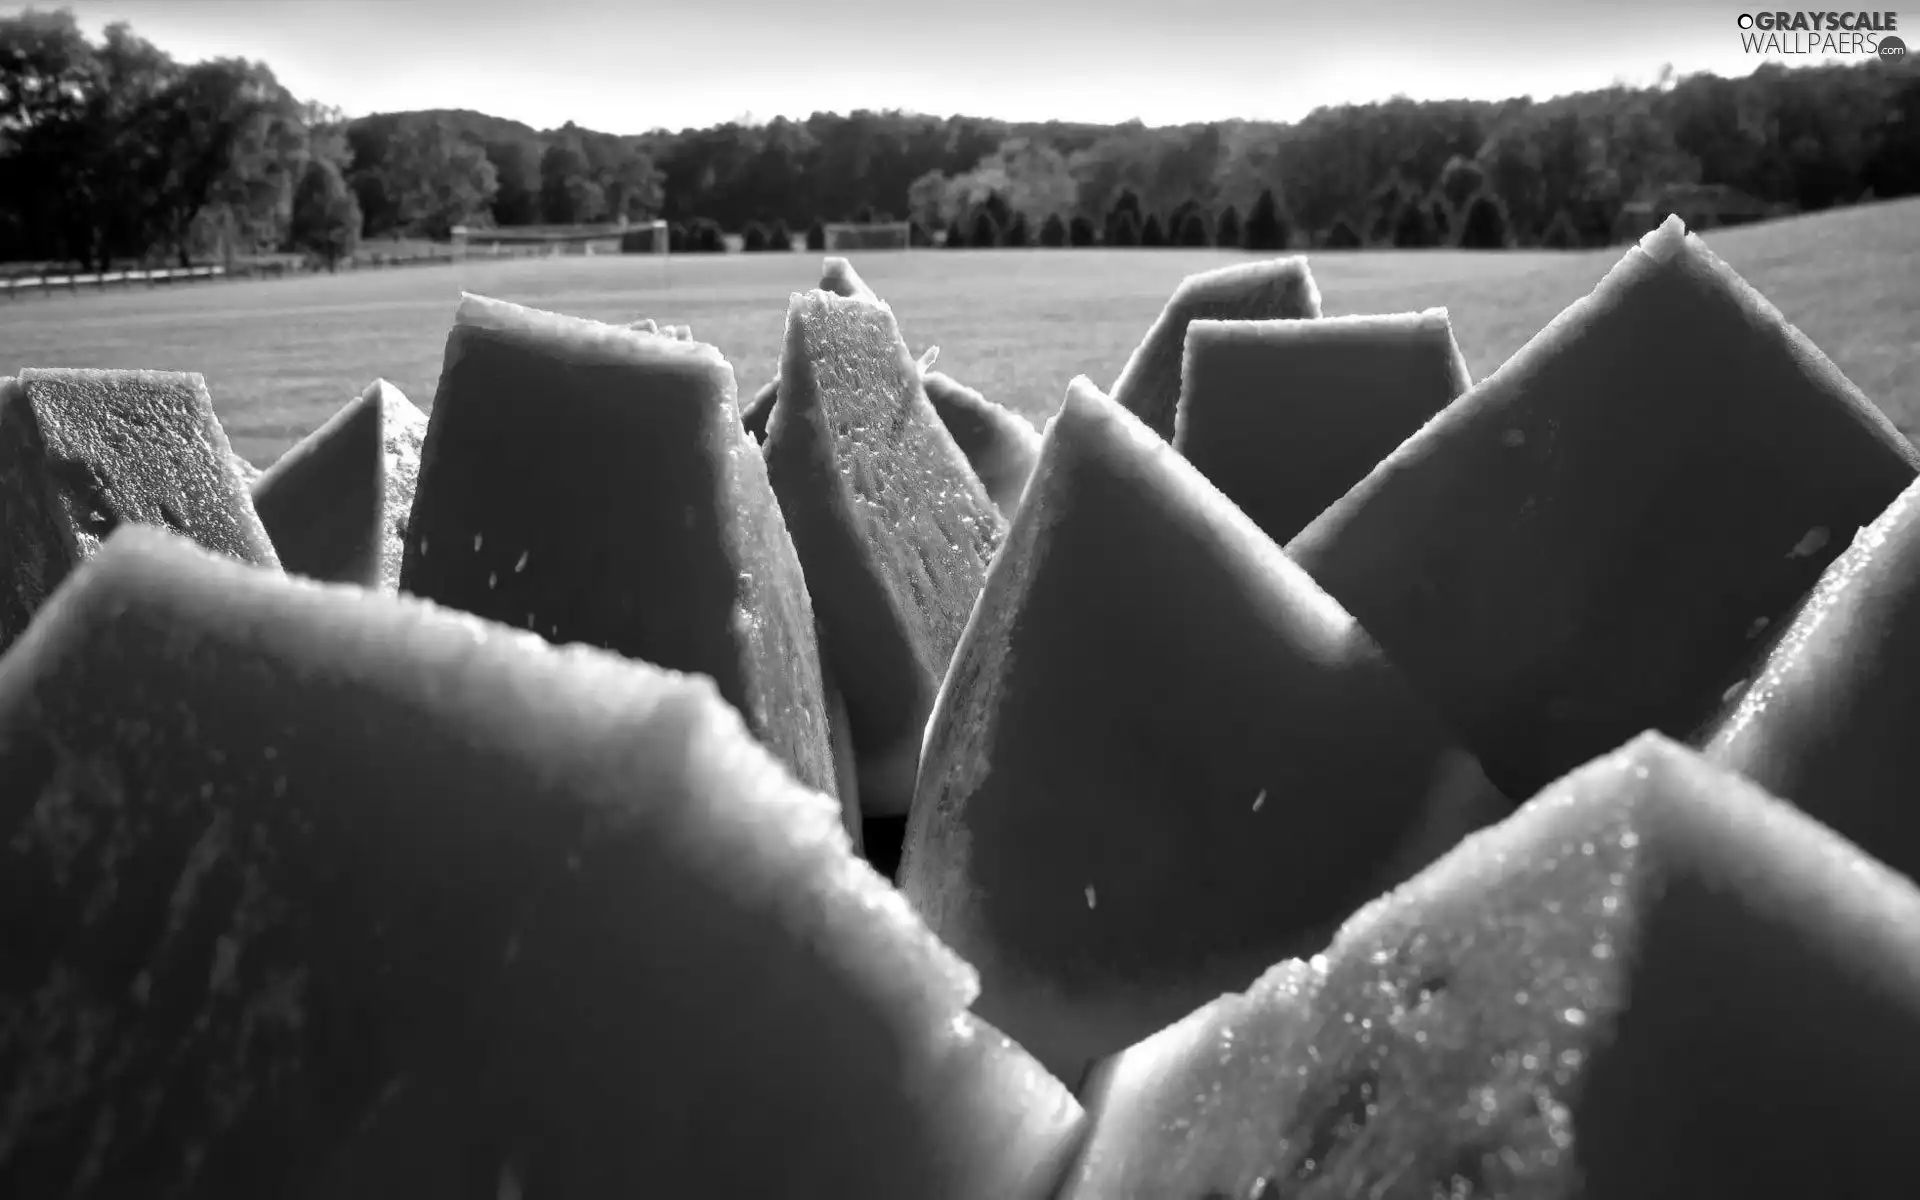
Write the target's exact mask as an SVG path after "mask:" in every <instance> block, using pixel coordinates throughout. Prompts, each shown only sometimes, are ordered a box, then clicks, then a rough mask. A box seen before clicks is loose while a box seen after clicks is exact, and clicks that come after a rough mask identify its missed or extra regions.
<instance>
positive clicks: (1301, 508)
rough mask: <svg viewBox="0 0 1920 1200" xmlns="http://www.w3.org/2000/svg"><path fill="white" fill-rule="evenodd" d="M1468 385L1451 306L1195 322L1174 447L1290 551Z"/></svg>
mask: <svg viewBox="0 0 1920 1200" xmlns="http://www.w3.org/2000/svg"><path fill="white" fill-rule="evenodd" d="M1471 382H1472V381H1471V380H1470V379H1469V378H1468V377H1467V364H1466V360H1465V359H1464V358H1462V357H1461V355H1460V347H1459V346H1457V345H1455V344H1454V340H1453V327H1452V324H1451V323H1450V322H1449V321H1448V319H1447V310H1446V309H1444V308H1435V309H1429V310H1427V311H1426V312H1420V313H1395V314H1389V315H1380V316H1358V317H1322V318H1321V319H1320V320H1317V321H1194V322H1192V323H1190V324H1189V325H1188V326H1187V350H1186V359H1185V365H1184V367H1183V369H1182V375H1181V391H1180V409H1179V412H1178V413H1177V414H1176V415H1175V419H1174V434H1173V448H1174V449H1175V450H1178V451H1180V453H1182V454H1184V455H1186V457H1187V461H1188V462H1190V463H1192V464H1193V465H1194V466H1196V467H1198V468H1200V473H1201V474H1202V475H1205V476H1206V477H1207V478H1208V479H1209V480H1211V481H1212V482H1213V484H1214V486H1215V487H1218V488H1219V489H1220V490H1221V491H1223V492H1225V493H1226V494H1227V498H1228V499H1230V500H1232V501H1233V502H1234V503H1235V504H1237V505H1239V506H1240V509H1241V511H1242V512H1244V513H1246V514H1247V515H1248V516H1250V517H1252V518H1253V522H1254V524H1256V525H1258V526H1259V527H1260V529H1261V531H1262V532H1264V533H1265V534H1266V535H1267V536H1268V537H1270V538H1272V539H1273V540H1274V541H1276V542H1279V543H1280V544H1282V545H1285V544H1286V542H1287V541H1288V539H1290V538H1292V537H1293V536H1294V535H1295V534H1297V533H1299V532H1300V531H1301V530H1302V529H1305V528H1306V527H1307V525H1308V524H1309V523H1311V522H1312V521H1313V519H1314V518H1315V517H1317V516H1319V515H1320V514H1321V513H1322V512H1324V511H1326V509H1327V507H1328V506H1329V505H1331V504H1332V503H1333V502H1334V501H1336V500H1338V499H1339V498H1340V497H1342V496H1344V495H1346V494H1347V491H1348V489H1350V488H1352V487H1353V485H1354V484H1356V483H1359V482H1360V481H1361V480H1362V479H1364V478H1366V476H1367V473H1368V472H1369V471H1371V470H1373V468H1374V464H1376V463H1378V462H1379V461H1380V460H1381V459H1383V458H1385V457H1386V456H1387V455H1388V454H1391V453H1392V452H1393V451H1394V449H1395V448H1396V447H1398V446H1399V445H1400V443H1401V442H1403V441H1405V440H1406V439H1407V438H1408V437H1410V436H1411V435H1412V434H1413V433H1415V432H1416V431H1417V430H1419V428H1420V427H1421V426H1422V425H1424V424H1426V422H1427V421H1428V420H1429V419H1430V418H1432V416H1433V415H1434V414H1435V413H1437V412H1439V411H1440V410H1441V409H1443V408H1445V407H1446V406H1447V405H1449V404H1451V403H1452V402H1453V401H1454V400H1455V399H1457V398H1458V397H1459V395H1460V393H1462V392H1464V391H1466V390H1467V387H1468V386H1469V384H1470V383H1471Z"/></svg>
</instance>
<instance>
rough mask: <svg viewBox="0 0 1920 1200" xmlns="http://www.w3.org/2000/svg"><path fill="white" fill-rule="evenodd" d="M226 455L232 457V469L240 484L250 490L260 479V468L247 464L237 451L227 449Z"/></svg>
mask: <svg viewBox="0 0 1920 1200" xmlns="http://www.w3.org/2000/svg"><path fill="white" fill-rule="evenodd" d="M228 453H229V454H231V455H232V456H233V469H234V472H235V473H236V474H238V475H239V476H240V482H241V483H242V484H243V485H245V486H246V487H249V488H251V487H252V486H253V485H254V481H256V480H258V479H259V478H260V475H261V471H260V468H259V467H256V466H254V465H253V464H252V463H250V462H248V461H247V458H246V456H245V455H243V454H241V453H240V452H239V451H238V450H234V449H232V448H231V447H229V448H228Z"/></svg>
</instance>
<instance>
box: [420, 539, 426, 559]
mask: <svg viewBox="0 0 1920 1200" xmlns="http://www.w3.org/2000/svg"><path fill="white" fill-rule="evenodd" d="M426 556H427V535H426V534H424V533H423V534H421V535H420V557H421V558H425V557H426Z"/></svg>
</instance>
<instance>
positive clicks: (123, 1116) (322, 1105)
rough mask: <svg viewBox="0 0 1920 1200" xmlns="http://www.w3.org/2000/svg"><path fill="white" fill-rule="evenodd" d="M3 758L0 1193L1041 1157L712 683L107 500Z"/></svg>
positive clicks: (782, 1189) (8, 709) (870, 1186)
mask: <svg viewBox="0 0 1920 1200" xmlns="http://www.w3.org/2000/svg"><path fill="white" fill-rule="evenodd" d="M0 777H4V778H6V779H8V780H10V781H12V784H13V786H12V787H11V788H10V789H9V790H8V791H7V792H6V793H5V795H4V798H0V804H3V805H4V807H0V817H3V819H4V828H5V837H4V839H0V845H3V846H4V849H0V856H4V860H3V862H4V865H3V866H0V937H3V938H4V944H5V945H6V947H7V970H6V972H5V973H4V975H3V976H0V1062H4V1063H5V1064H6V1066H7V1074H6V1077H7V1080H8V1084H7V1086H8V1110H7V1111H8V1113H9V1116H8V1124H7V1130H8V1137H7V1140H6V1142H5V1143H4V1145H3V1146H0V1194H5V1195H8V1196H30V1195H47V1194H55V1193H58V1194H68V1193H69V1190H70V1189H71V1190H72V1191H73V1192H76V1193H84V1194H89V1195H98V1196H132V1195H151V1196H160V1195H189V1194H190V1195H197V1196H285V1195H320V1196H324V1195H378V1196H407V1195H429V1194H430V1195H485V1196H494V1195H501V1194H526V1195H535V1196H538V1195H546V1196H585V1195H596V1196H614V1195H627V1196H638V1195H657V1194H660V1187H661V1181H663V1180H672V1181H674V1185H673V1188H672V1189H670V1190H673V1191H676V1192H678V1191H681V1190H683V1189H684V1187H686V1186H695V1190H705V1191H707V1192H709V1193H710V1194H713V1195H723V1196H750V1195H818V1196H847V1197H874V1198H876V1200H882V1198H884V1200H897V1198H898V1197H905V1196H916V1197H917V1196H932V1197H956V1198H958V1197H969V1198H971V1197H988V1196H1008V1197H1022V1198H1029V1197H1030V1198H1033V1200H1042V1198H1044V1197H1046V1196H1048V1195H1050V1194H1051V1190H1052V1188H1053V1186H1054V1184H1055V1183H1056V1182H1057V1180H1058V1177H1059V1173H1060V1169H1061V1168H1062V1167H1063V1166H1064V1162H1063V1155H1065V1154H1070V1153H1071V1150H1072V1143H1073V1140H1074V1138H1075V1136H1076V1131H1077V1127H1078V1125H1079V1123H1080V1119H1081V1115H1080V1113H1079V1110H1078V1107H1077V1105H1076V1104H1075V1102H1074V1101H1073V1099H1072V1097H1071V1096H1070V1095H1068V1094H1067V1092H1066V1090H1065V1089H1064V1088H1063V1087H1062V1086H1061V1085H1060V1084H1059V1083H1058V1082H1056V1081H1054V1080H1051V1079H1049V1078H1048V1077H1047V1076H1046V1075H1045V1074H1044V1073H1043V1072H1042V1071H1041V1070H1040V1069H1039V1068H1038V1067H1037V1066H1036V1065H1035V1064H1034V1062H1033V1061H1032V1059H1030V1058H1029V1057H1027V1056H1026V1055H1025V1054H1023V1053H1021V1052H1020V1051H1019V1050H1018V1048H1017V1047H1014V1046H1012V1045H1011V1044H1010V1043H1008V1042H1007V1041H1006V1040H1005V1039H1004V1038H1002V1037H1000V1036H998V1035H997V1034H995V1033H994V1032H993V1031H992V1030H990V1029H989V1028H987V1027H985V1026H983V1025H982V1024H980V1023H979V1022H978V1021H977V1020H975V1019H974V1018H972V1017H971V1016H970V1015H969V1014H968V1012H967V1004H968V1001H969V999H970V998H971V996H972V993H973V990H974V986H975V985H974V980H973V977H972V974H971V972H970V971H969V970H968V969H967V967H966V966H965V965H964V964H962V963H961V962H959V961H958V960H957V959H955V958H954V957H953V956H952V954H951V953H950V952H949V951H948V950H946V949H945V948H944V947H942V946H941V945H939V943H938V942H936V941H935V940H934V939H933V938H932V937H931V936H930V935H929V934H928V933H927V932H926V930H925V929H924V927H922V926H921V925H919V924H918V923H917V922H916V921H915V919H914V918H913V916H912V914H911V912H910V911H909V910H908V908H907V907H906V905H905V904H904V903H903V902H902V901H901V899H900V898H899V896H898V894H897V893H895V892H893V891H892V890H891V889H890V888H888V887H887V886H886V885H885V883H884V882H883V881H881V880H880V879H879V878H878V877H877V876H875V875H874V874H873V872H872V871H871V870H869V869H868V868H867V867H866V866H865V865H864V864H862V863H861V862H859V860H858V859H856V858H855V857H853V855H852V854H851V853H850V852H849V848H848V845H847V842H846V839H845V837H844V835H843V834H842V832H841V830H840V828H839V827H838V825H837V823H836V818H835V815H834V809H833V806H832V805H831V803H830V802H829V801H827V800H826V799H824V798H823V797H821V796H820V795H818V794H816V793H812V792H810V791H808V790H806V789H803V788H801V787H799V786H797V785H796V784H795V783H794V782H793V781H792V780H791V779H790V778H789V777H788V776H787V775H786V774H785V773H784V772H783V771H782V770H781V769H780V767H779V766H778V765H777V764H776V763H775V762H774V760H773V759H772V758H771V757H770V756H768V755H767V754H766V753H765V752H763V751H762V750H761V749H759V748H758V747H757V746H756V745H755V744H754V743H753V740H752V739H751V738H750V737H749V736H748V734H747V731H746V729H745V728H744V726H743V725H742V723H741V721H740V719H739V717H738V715H737V714H736V713H735V712H734V711H733V710H732V709H731V708H730V707H729V706H728V705H726V704H725V703H723V702H722V700H721V698H720V697H719V695H718V694H717V693H716V692H715V690H714V689H713V687H712V686H711V684H710V682H709V681H706V680H703V679H699V678H695V677H689V676H682V675H676V674H673V673H670V672H665V671H661V670H658V669H656V668H652V667H649V666H646V665H643V664H639V663H633V662H630V661H626V660H622V659H619V658H617V657H615V656H613V655H610V654H605V653H602V652H599V651H594V650H590V649H587V648H585V647H571V648H568V649H564V650H561V649H555V648H552V647H549V646H548V645H546V644H544V643H543V642H541V641H540V640H539V639H537V638H535V637H533V636H532V635H530V634H526V633H523V632H516V631H514V630H510V629H507V628H504V627H501V626H497V625H491V624H487V623H483V622H479V621H475V620H473V619H472V618H469V617H465V616H462V615H460V614H457V613H453V612H449V611H447V610H442V609H436V608H435V607H434V606H431V605H428V604H426V603H423V602H421V601H418V600H413V599H407V598H399V597H390V596H385V595H381V594H379V593H375V592H371V591H368V590H366V589H361V588H351V587H343V586H339V585H323V584H319V583H312V582H306V581H301V580H298V579H293V578H289V577H287V576H283V575H275V574H268V573H266V572H261V571H253V570H248V569H246V568H243V567H240V566H238V565H232V564H223V563H222V562H221V561H220V560H218V559H216V558H215V557H214V556H212V555H209V554H207V553H206V552H204V551H199V550H196V549H195V548H194V547H192V546H191V545H190V544H188V543H186V542H185V541H184V540H183V539H180V538H177V537H174V536H172V535H169V534H165V533H161V532H157V531H152V530H128V531H123V532H121V533H119V534H117V535H115V536H114V538H113V539H112V540H111V541H110V542H109V543H108V545H107V546H106V547H105V548H103V550H102V551H101V552H100V554H99V555H98V556H97V557H96V558H95V559H94V560H93V561H92V563H90V564H89V565H88V566H85V567H83V568H82V569H81V570H80V571H79V572H77V573H76V574H75V576H74V577H73V578H72V579H71V580H70V581H69V583H68V584H67V586H65V587H64V588H62V589H61V591H60V592H59V593H58V594H57V595H56V596H55V597H54V598H53V600H52V601H51V602H50V603H49V604H48V606H47V608H46V609H45V611H44V614H43V617H42V619H41V620H40V621H37V622H36V623H35V624H34V626H33V628H32V629H31V630H30V631H29V632H28V633H27V635H26V636H25V637H24V638H22V639H21V640H20V642H19V643H18V644H17V645H16V646H15V648H14V651H13V652H12V653H11V654H10V655H8V656H7V657H6V659H5V660H4V662H0ZM743 1149H750V1150H751V1152H750V1153H743V1152H742V1151H743ZM696 1185H697V1186H696Z"/></svg>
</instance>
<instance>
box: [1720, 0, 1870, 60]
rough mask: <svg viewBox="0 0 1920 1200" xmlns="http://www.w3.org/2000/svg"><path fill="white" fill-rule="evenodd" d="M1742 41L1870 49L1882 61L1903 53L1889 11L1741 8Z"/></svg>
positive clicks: (1777, 49)
mask: <svg viewBox="0 0 1920 1200" xmlns="http://www.w3.org/2000/svg"><path fill="white" fill-rule="evenodd" d="M1735 23H1736V24H1738V25H1739V26H1740V45H1741V47H1742V48H1743V49H1744V50H1746V52H1747V53H1748V54H1769V55H1771V54H1781V55H1792V56H1801V55H1811V56H1813V57H1817V58H1846V57H1852V56H1854V55H1865V54H1870V55H1874V56H1877V57H1878V58H1879V59H1880V60H1881V61H1882V62H1895V61H1897V60H1899V59H1902V58H1905V57H1906V55H1907V44H1906V43H1905V42H1903V41H1901V40H1900V39H1899V37H1897V36H1895V34H1894V30H1896V29H1898V28H1899V27H1900V14H1898V13H1891V12H1763V13H1741V14H1740V17H1739V20H1738V21H1737V22H1735Z"/></svg>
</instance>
